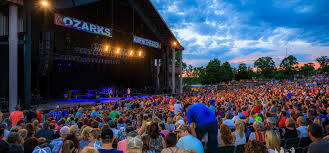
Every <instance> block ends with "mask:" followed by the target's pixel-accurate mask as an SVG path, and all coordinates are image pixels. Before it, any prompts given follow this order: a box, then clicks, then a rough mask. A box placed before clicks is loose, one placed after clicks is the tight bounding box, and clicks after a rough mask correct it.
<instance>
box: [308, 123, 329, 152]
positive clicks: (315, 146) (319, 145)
mask: <svg viewBox="0 0 329 153" xmlns="http://www.w3.org/2000/svg"><path fill="white" fill-rule="evenodd" d="M322 133H323V128H322V126H321V125H319V124H310V125H309V126H308V127H307V135H308V136H309V137H310V139H311V140H312V143H311V144H310V145H309V146H308V151H307V152H308V153H313V152H316V153H320V152H321V153H328V152H329V141H328V140H324V139H322Z"/></svg>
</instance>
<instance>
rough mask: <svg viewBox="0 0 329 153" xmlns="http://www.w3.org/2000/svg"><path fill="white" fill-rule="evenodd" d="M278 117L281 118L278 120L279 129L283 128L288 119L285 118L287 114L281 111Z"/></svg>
mask: <svg viewBox="0 0 329 153" xmlns="http://www.w3.org/2000/svg"><path fill="white" fill-rule="evenodd" d="M280 117H281V120H280V122H279V127H283V126H285V125H286V120H287V119H288V117H287V112H285V111H282V112H281V113H280Z"/></svg>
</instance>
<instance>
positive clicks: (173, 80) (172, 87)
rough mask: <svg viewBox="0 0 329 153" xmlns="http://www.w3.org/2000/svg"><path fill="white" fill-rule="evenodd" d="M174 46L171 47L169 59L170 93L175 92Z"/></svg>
mask: <svg viewBox="0 0 329 153" xmlns="http://www.w3.org/2000/svg"><path fill="white" fill-rule="evenodd" d="M175 89H176V87H175V48H173V49H172V59H171V93H172V94H175Z"/></svg>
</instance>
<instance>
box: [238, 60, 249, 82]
mask: <svg viewBox="0 0 329 153" xmlns="http://www.w3.org/2000/svg"><path fill="white" fill-rule="evenodd" d="M252 73H253V71H252V69H250V68H248V67H247V64H245V63H241V64H239V67H238V70H237V74H236V80H240V79H251V78H252V75H253V74H252Z"/></svg>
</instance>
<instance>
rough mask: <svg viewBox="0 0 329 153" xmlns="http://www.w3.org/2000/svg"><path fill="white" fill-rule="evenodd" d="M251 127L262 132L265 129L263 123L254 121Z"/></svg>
mask: <svg viewBox="0 0 329 153" xmlns="http://www.w3.org/2000/svg"><path fill="white" fill-rule="evenodd" d="M252 126H253V127H254V129H255V130H256V131H263V130H264V129H265V126H264V124H263V122H260V121H255V122H254V124H253V125H252Z"/></svg>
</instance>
